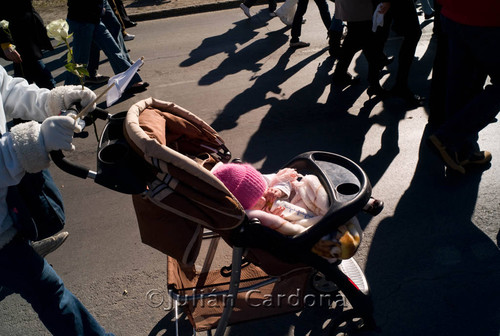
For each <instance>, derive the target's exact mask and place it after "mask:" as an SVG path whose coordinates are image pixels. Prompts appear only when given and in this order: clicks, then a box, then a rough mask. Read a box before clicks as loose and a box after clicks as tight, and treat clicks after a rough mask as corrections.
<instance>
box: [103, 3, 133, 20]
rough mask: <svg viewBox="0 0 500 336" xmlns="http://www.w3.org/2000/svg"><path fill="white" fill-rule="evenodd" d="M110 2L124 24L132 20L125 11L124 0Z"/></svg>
mask: <svg viewBox="0 0 500 336" xmlns="http://www.w3.org/2000/svg"><path fill="white" fill-rule="evenodd" d="M108 2H109V4H110V5H111V8H113V11H114V12H115V14H116V16H117V17H119V18H120V19H121V21H122V23H123V24H125V23H130V22H132V21H131V20H130V18H129V17H128V15H127V12H126V11H125V6H123V2H122V0H109V1H108Z"/></svg>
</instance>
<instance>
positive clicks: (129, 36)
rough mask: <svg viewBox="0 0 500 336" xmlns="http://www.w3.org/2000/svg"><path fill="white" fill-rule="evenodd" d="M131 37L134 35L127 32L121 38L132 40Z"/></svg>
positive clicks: (133, 37)
mask: <svg viewBox="0 0 500 336" xmlns="http://www.w3.org/2000/svg"><path fill="white" fill-rule="evenodd" d="M133 39H135V35H132V34H129V33H125V34H123V40H124V41H132V40H133Z"/></svg>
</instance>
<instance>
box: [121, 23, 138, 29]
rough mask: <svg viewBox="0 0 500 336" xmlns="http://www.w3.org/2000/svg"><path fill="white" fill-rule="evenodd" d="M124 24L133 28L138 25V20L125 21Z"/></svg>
mask: <svg viewBox="0 0 500 336" xmlns="http://www.w3.org/2000/svg"><path fill="white" fill-rule="evenodd" d="M123 24H124V25H125V28H132V27H135V26H137V22H134V21H125V22H123Z"/></svg>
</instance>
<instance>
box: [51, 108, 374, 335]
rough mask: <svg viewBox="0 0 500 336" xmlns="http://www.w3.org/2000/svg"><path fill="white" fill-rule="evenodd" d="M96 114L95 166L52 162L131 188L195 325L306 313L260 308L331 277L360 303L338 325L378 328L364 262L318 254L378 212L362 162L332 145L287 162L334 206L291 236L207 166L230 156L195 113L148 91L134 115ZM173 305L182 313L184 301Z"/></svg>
mask: <svg viewBox="0 0 500 336" xmlns="http://www.w3.org/2000/svg"><path fill="white" fill-rule="evenodd" d="M95 116H97V117H100V118H102V119H107V120H108V122H107V124H106V126H105V127H104V130H103V132H102V135H101V139H100V142H99V147H98V155H97V171H96V172H93V171H91V170H89V169H87V168H85V167H81V166H77V165H75V164H73V163H71V162H69V161H68V160H66V159H65V158H64V156H62V154H61V153H60V152H59V153H54V155H53V160H54V162H55V163H56V164H57V165H58V166H59V167H60V168H61V169H63V170H64V171H66V172H69V173H71V174H73V175H75V176H79V177H82V178H86V177H91V178H93V179H94V180H95V182H96V183H99V184H101V185H103V186H105V187H107V188H110V189H113V190H116V191H119V192H123V193H127V194H132V198H133V204H134V208H135V212H136V215H137V220H138V224H139V229H140V234H141V239H142V241H143V243H145V244H147V245H150V246H152V247H154V248H156V249H158V250H160V251H162V252H164V253H165V254H166V255H167V256H168V257H167V282H168V289H169V294H170V295H171V296H172V298H173V299H174V300H175V302H182V303H183V304H182V309H184V312H185V313H186V315H187V316H188V318H189V320H190V322H191V324H192V325H193V330H194V332H196V331H203V330H210V329H214V328H216V332H215V335H223V334H224V332H225V329H226V327H227V325H228V324H233V323H237V322H241V321H247V320H253V319H257V318H261V317H266V316H271V315H275V314H282V313H285V312H291V311H297V310H300V309H301V308H302V307H303V301H301V300H300V299H299V300H298V304H293V305H290V304H288V305H286V304H285V305H282V304H279V303H278V304H272V307H265V308H266V309H256V307H262V308H264V307H263V306H262V302H263V301H264V300H268V299H269V298H270V297H273V298H275V297H276V296H277V297H278V299H279V298H286V297H287V296H289V295H293V294H297V293H299V296H300V295H302V296H303V295H305V292H306V285H307V284H308V283H310V281H311V280H310V279H311V278H313V279H314V283H316V284H319V283H321V284H325V283H328V284H331V283H334V284H335V288H338V289H339V290H340V291H342V293H343V294H344V295H345V297H346V298H347V299H348V300H349V302H350V303H351V305H352V307H353V308H352V309H351V310H350V311H347V312H345V313H344V314H342V316H341V317H340V318H337V319H336V320H335V322H332V324H331V325H332V332H333V331H334V329H336V326H337V324H338V325H339V324H340V323H343V322H345V321H356V327H357V328H358V327H359V328H360V329H373V328H375V322H374V320H373V317H372V310H373V308H372V303H371V299H370V296H369V294H368V286H367V282H366V279H365V278H364V276H363V274H362V272H361V270H360V269H359V267H357V264H355V262H354V263H353V261H351V263H348V264H344V262H342V263H341V262H340V260H339V261H338V262H336V263H330V262H329V261H327V260H326V259H325V258H323V257H321V256H319V255H318V254H316V253H314V252H313V251H312V248H313V246H314V245H315V244H316V243H317V242H318V241H319V240H320V238H321V237H323V236H325V235H327V234H329V233H330V232H332V231H334V230H335V229H337V228H338V227H339V226H341V225H343V224H344V223H346V222H348V221H349V220H350V219H351V218H353V217H355V215H356V214H357V213H359V212H361V211H363V210H365V211H368V212H371V213H372V214H376V213H378V212H380V211H381V209H382V203H381V202H379V201H375V200H374V199H373V198H371V186H370V183H369V180H368V178H367V176H366V174H365V173H364V171H363V170H362V169H361V168H360V167H359V166H358V165H356V164H355V163H354V162H352V161H351V160H349V159H347V158H345V157H342V156H340V155H336V154H332V153H327V152H308V153H303V154H301V155H299V156H297V157H295V158H293V159H292V160H291V161H290V162H288V163H287V164H286V165H285V167H290V168H294V169H296V170H297V171H298V172H300V173H302V174H314V175H315V176H317V177H318V178H319V180H320V181H321V184H322V185H323V186H324V187H325V190H326V191H327V193H328V198H329V200H330V208H329V210H328V213H327V214H326V215H325V216H324V217H323V218H322V219H321V220H320V221H319V222H318V223H317V224H315V225H314V226H312V227H310V228H309V229H308V230H306V231H304V232H303V233H301V234H299V235H295V236H284V235H282V234H280V233H278V232H276V231H274V230H272V229H270V228H268V227H265V226H263V225H260V224H259V222H258V220H255V219H252V218H248V217H247V216H246V213H245V210H244V209H243V207H242V206H241V204H240V203H239V202H238V200H236V198H235V197H234V196H233V195H232V194H231V192H230V191H229V190H228V189H227V188H226V187H225V186H224V184H222V182H221V181H220V180H218V179H217V178H216V177H215V176H214V175H213V174H212V173H211V172H210V169H211V168H212V167H213V166H214V165H215V164H217V163H218V162H229V161H230V160H231V153H230V152H229V150H228V149H227V147H226V146H225V144H224V141H223V140H222V139H221V138H220V136H219V135H218V134H217V133H216V132H215V131H214V130H213V129H212V128H211V127H210V126H209V125H207V124H206V123H205V122H204V121H203V120H201V119H200V118H198V117H197V116H196V115H194V114H192V113H191V112H189V111H187V110H185V109H183V108H181V107H179V106H177V105H175V104H173V103H169V102H164V101H160V100H156V99H153V98H149V99H146V100H143V101H140V102H138V103H136V104H134V105H133V106H132V107H131V108H130V109H129V111H128V112H121V113H118V114H116V115H113V116H108V115H107V114H106V113H105V111H97V112H96V113H95V114H94V117H95ZM220 239H222V240H223V241H224V242H225V243H227V245H229V246H230V247H231V248H232V259H231V263H230V265H226V266H224V267H221V269H215V270H213V269H212V267H211V266H212V263H213V259H214V255H215V253H216V250H217V246H218V243H219V241H220ZM203 241H209V248H208V250H207V251H206V254H205V256H204V261H203V266H202V267H196V265H195V261H196V260H197V258H198V257H200V251H202V242H203ZM348 267H355V268H356V272H357V275H358V278H357V279H351V278H349V277H348V276H347V275H346V273H349V272H348V270H346V268H348ZM351 273H352V272H351ZM318 278H319V281H318ZM256 289H258V290H256ZM249 293H251V294H250V295H249ZM204 300H205V301H204ZM207 300H210V302H211V303H210V304H207ZM204 302H205V304H204ZM175 309H176V315H177V314H178V309H179V305H177V304H176V305H175ZM358 319H361V322H362V323H360V321H358ZM176 334H178V327H177V324H176Z"/></svg>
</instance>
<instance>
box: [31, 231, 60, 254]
mask: <svg viewBox="0 0 500 336" xmlns="http://www.w3.org/2000/svg"><path fill="white" fill-rule="evenodd" d="M68 236H69V233H68V232H66V231H64V232H59V233H57V234H55V235H53V236H50V237H47V238H45V239H42V240H39V241H35V242H32V243H31V247H33V249H34V250H35V252H36V253H38V254H39V255H40V256H41V257H42V258H45V256H46V255H47V254H49V253H51V252H54V251H55V250H57V249H58V248H59V246H61V245H62V244H63V243H64V242H65V241H66V238H68Z"/></svg>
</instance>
